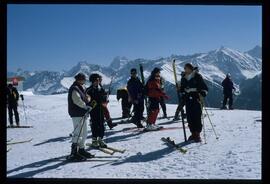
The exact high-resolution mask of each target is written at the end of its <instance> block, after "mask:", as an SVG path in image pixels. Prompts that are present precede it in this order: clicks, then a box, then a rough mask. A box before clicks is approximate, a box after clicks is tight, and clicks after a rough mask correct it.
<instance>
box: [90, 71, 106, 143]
mask: <svg viewBox="0 0 270 184" xmlns="http://www.w3.org/2000/svg"><path fill="white" fill-rule="evenodd" d="M89 80H90V82H91V83H92V84H91V86H90V87H89V88H87V89H86V94H87V95H89V96H90V97H91V101H90V103H91V102H92V101H93V100H94V101H96V106H95V108H93V109H92V111H91V112H90V117H91V122H90V125H91V131H92V147H95V148H99V147H102V148H106V147H107V145H106V143H105V142H104V141H103V137H104V132H105V127H104V121H105V117H104V106H103V104H104V103H107V94H106V92H105V90H104V89H103V88H102V87H101V86H100V75H99V74H97V73H93V74H91V75H90V77H89Z"/></svg>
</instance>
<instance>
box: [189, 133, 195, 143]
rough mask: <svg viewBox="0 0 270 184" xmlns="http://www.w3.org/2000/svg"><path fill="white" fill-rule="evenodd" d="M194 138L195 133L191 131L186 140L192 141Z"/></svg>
mask: <svg viewBox="0 0 270 184" xmlns="http://www.w3.org/2000/svg"><path fill="white" fill-rule="evenodd" d="M194 139H195V133H194V132H192V133H191V135H190V136H189V137H188V141H193V140H194Z"/></svg>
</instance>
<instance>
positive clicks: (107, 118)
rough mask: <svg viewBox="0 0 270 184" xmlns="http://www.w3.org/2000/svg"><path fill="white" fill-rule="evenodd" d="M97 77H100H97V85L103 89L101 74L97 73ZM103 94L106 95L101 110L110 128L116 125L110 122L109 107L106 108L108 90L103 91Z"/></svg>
mask: <svg viewBox="0 0 270 184" xmlns="http://www.w3.org/2000/svg"><path fill="white" fill-rule="evenodd" d="M99 77H100V78H99V79H100V81H99V86H100V87H101V88H102V89H103V86H102V76H101V75H99ZM104 91H105V90H104ZM104 95H106V102H104V103H103V104H102V106H103V111H104V117H105V119H106V122H107V125H108V126H109V128H110V129H111V130H112V129H113V127H115V126H117V124H116V123H113V122H112V118H111V115H110V111H109V109H108V103H109V99H108V98H109V92H106V91H105V94H104Z"/></svg>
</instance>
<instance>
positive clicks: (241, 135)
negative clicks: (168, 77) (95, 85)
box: [7, 94, 261, 179]
mask: <svg viewBox="0 0 270 184" xmlns="http://www.w3.org/2000/svg"><path fill="white" fill-rule="evenodd" d="M25 106H26V113H27V117H28V125H33V126H34V128H29V129H7V139H11V138H13V141H14V140H16V141H17V140H18V141H19V140H26V139H28V138H33V140H32V141H31V142H30V143H23V144H16V145H11V146H8V147H12V149H11V150H10V151H9V152H8V153H7V177H20V178H21V177H26V178H138V179H140V178H143V179H149V178H155V179H158V178H159V179H165V178H170V179H178V178H180V179H261V122H260V121H256V120H258V119H261V112H260V111H245V110H233V111H227V110H208V112H209V115H210V118H211V120H212V122H213V124H214V125H215V130H216V132H217V133H218V135H219V140H216V139H215V135H214V133H213V131H212V129H211V125H210V123H209V122H208V119H207V118H205V119H204V120H205V125H206V141H207V144H200V143H196V144H195V143H194V144H190V145H187V146H185V148H187V149H188V152H187V153H186V154H182V153H180V152H177V151H175V150H174V149H172V148H169V147H167V146H166V145H165V144H164V143H163V142H161V140H160V138H161V137H167V136H170V137H172V138H173V139H175V140H176V142H177V143H180V142H183V130H182V129H175V130H164V131H158V132H148V133H139V132H136V131H134V132H132V131H127V132H125V131H122V130H123V129H124V128H129V127H134V125H133V124H121V125H118V126H117V127H115V128H114V130H108V128H107V130H106V142H107V143H108V144H109V145H110V146H112V147H115V148H125V149H126V150H127V151H126V152H125V153H124V154H119V153H115V155H116V156H122V157H121V158H120V159H119V158H110V159H109V158H108V159H106V160H105V159H104V160H105V161H87V162H80V163H67V162H65V161H64V157H63V156H65V155H67V154H69V153H70V146H71V143H70V137H69V134H70V133H71V132H72V129H73V127H72V121H71V118H70V117H69V115H68V113H67V94H61V95H50V96H42V95H27V94H25ZM167 108H168V115H169V116H170V115H173V114H174V112H175V109H176V105H168V106H167ZM109 109H110V112H111V116H112V117H120V116H121V110H120V109H121V104H120V102H117V100H116V97H115V96H113V95H112V96H110V106H109ZM19 112H20V115H21V116H20V117H21V124H23V125H26V123H25V121H24V111H23V108H22V104H21V101H20V103H19ZM161 115H162V113H160V116H161ZM157 122H158V124H161V125H162V124H163V125H162V126H164V127H177V126H178V127H181V126H182V123H181V122H171V121H170V120H167V119H161V120H158V121H157ZM7 124H8V123H7ZM88 128H89V126H88ZM186 130H187V135H188V136H189V135H190V134H189V130H188V129H186ZM90 137H91V133H90V131H89V138H88V139H87V142H90V141H91V139H90ZM202 138H203V132H202ZM203 143H204V142H203ZM90 152H91V153H94V154H96V155H106V154H104V153H102V152H99V151H96V150H90ZM60 157H62V158H61V159H57V158H60ZM97 159H98V158H97ZM99 160H101V159H99ZM110 160H111V161H110Z"/></svg>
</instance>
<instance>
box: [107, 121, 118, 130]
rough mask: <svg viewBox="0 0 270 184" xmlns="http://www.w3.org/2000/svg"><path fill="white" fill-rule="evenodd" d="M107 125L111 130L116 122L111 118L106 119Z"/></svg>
mask: <svg viewBox="0 0 270 184" xmlns="http://www.w3.org/2000/svg"><path fill="white" fill-rule="evenodd" d="M107 125H108V127H109V128H110V130H112V129H113V127H116V126H117V124H116V123H113V122H112V120H111V119H109V120H107Z"/></svg>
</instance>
